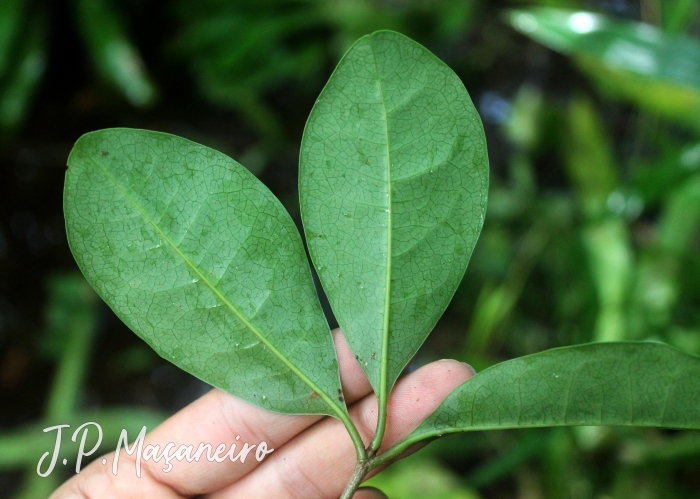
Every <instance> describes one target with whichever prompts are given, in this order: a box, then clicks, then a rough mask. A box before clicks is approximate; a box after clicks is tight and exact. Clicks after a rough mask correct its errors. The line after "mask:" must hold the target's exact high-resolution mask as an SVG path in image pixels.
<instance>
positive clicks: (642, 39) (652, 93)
mask: <svg viewBox="0 0 700 499" xmlns="http://www.w3.org/2000/svg"><path fill="white" fill-rule="evenodd" d="M508 19H509V20H510V22H511V24H512V25H513V27H514V28H516V29H517V30H518V31H520V32H521V33H524V34H525V35H527V36H529V37H531V38H533V39H535V40H537V41H538V42H540V43H543V44H544V45H546V46H548V47H550V48H551V49H554V50H556V51H558V52H561V53H564V54H569V55H572V56H573V57H575V59H576V61H577V62H578V63H579V64H580V65H581V67H582V69H584V70H585V71H586V72H587V73H588V74H589V75H590V76H591V77H592V78H593V79H594V80H595V81H596V82H598V83H599V84H600V85H601V86H602V87H603V89H604V90H606V91H609V92H612V93H613V94H616V95H620V96H622V97H624V98H625V99H627V100H630V101H632V102H634V103H636V104H638V105H640V106H642V107H644V108H646V109H649V110H652V111H655V112H658V113H660V114H663V115H665V116H668V117H671V118H676V119H678V120H680V121H683V122H685V123H688V124H691V125H692V126H693V127H694V128H695V129H696V130H697V129H700V120H698V112H699V111H700V42H698V41H697V40H694V39H692V38H689V37H686V36H683V35H678V34H670V33H664V32H663V31H661V30H659V29H658V28H656V27H655V26H652V25H650V24H645V23H637V22H629V21H620V20H616V19H615V18H612V17H608V16H604V15H601V14H596V13H593V12H584V11H571V10H564V9H553V8H544V7H539V8H532V9H527V10H517V11H512V12H510V13H509V15H508Z"/></svg>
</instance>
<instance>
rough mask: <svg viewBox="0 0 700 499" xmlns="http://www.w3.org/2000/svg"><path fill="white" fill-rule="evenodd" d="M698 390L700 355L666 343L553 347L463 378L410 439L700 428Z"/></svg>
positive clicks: (699, 382)
mask: <svg viewBox="0 0 700 499" xmlns="http://www.w3.org/2000/svg"><path fill="white" fill-rule="evenodd" d="M543 385H544V386H545V387H544V388H542V386H543ZM699 394H700V358H699V357H696V356H694V355H690V354H687V353H684V352H682V351H680V350H676V349H675V348H672V347H670V346H668V345H664V344H661V343H652V342H617V343H613V342H610V343H591V344H587V345H578V346H573V347H562V348H555V349H552V350H547V351H544V352H540V353H537V354H533V355H528V356H525V357H520V358H518V359H513V360H510V361H506V362H502V363H501V364H497V365H496V366H493V367H491V368H489V369H487V370H485V371H483V372H481V373H479V374H477V375H475V376H474V377H472V378H471V379H469V380H467V381H465V382H464V383H463V384H462V385H460V386H459V387H457V388H456V389H455V390H454V391H453V392H452V393H451V394H450V395H449V396H448V397H447V398H446V399H445V400H444V401H443V403H442V404H441V405H440V406H439V407H438V408H437V409H436V410H435V412H433V414H432V415H431V416H429V417H428V419H426V420H425V421H424V422H423V423H422V424H421V425H420V426H419V427H418V428H416V430H414V432H413V434H412V435H411V437H409V438H412V439H415V438H417V437H418V436H419V435H429V434H431V435H433V434H434V435H437V434H442V433H453V432H457V431H471V430H484V429H505V428H527V427H530V428H534V427H542V426H572V425H585V426H601V425H604V426H618V425H630V426H655V427H666V428H687V429H700V404H698V403H697V396H698V395H699ZM489 398H490V400H489ZM423 438H425V437H423Z"/></svg>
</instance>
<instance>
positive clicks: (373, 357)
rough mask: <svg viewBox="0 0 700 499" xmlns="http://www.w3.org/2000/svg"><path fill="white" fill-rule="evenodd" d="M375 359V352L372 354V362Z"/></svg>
mask: <svg viewBox="0 0 700 499" xmlns="http://www.w3.org/2000/svg"><path fill="white" fill-rule="evenodd" d="M376 358H377V352H372V360H374V359H376Z"/></svg>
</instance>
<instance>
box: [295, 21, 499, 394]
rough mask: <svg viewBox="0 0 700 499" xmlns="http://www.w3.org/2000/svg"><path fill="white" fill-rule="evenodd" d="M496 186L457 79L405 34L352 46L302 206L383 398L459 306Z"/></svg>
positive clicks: (303, 163) (327, 108)
mask: <svg viewBox="0 0 700 499" xmlns="http://www.w3.org/2000/svg"><path fill="white" fill-rule="evenodd" d="M487 183H488V159H487V155H486V142H485V138H484V133H483V129H482V126H481V120H480V119H479V116H478V114H477V112H476V109H474V106H473V105H472V102H471V100H470V98H469V95H468V94H467V91H466V90H465V88H464V85H463V84H462V82H461V80H460V79H459V78H458V77H457V76H456V75H455V74H454V72H452V70H451V69H450V68H448V67H447V66H446V65H445V64H444V63H443V62H441V61H440V60H439V59H438V58H437V57H435V56H434V55H433V54H431V53H430V52H428V50H426V49H425V48H424V47H422V46H421V45H419V44H417V43H415V42H413V41H412V40H410V39H409V38H407V37H405V36H403V35H400V34H398V33H394V32H389V31H379V32H376V33H374V34H372V35H369V36H366V37H364V38H361V39H360V40H359V41H358V42H357V43H356V44H355V45H353V47H352V48H351V49H350V50H349V51H348V53H347V54H346V55H345V56H344V57H343V59H342V60H341V62H340V63H339V65H338V67H337V68H336V70H335V72H334V73H333V75H332V76H331V78H330V80H329V82H328V84H327V85H326V87H325V88H324V89H323V92H321V95H320V97H319V99H318V101H317V102H316V105H315V106H314V108H313V110H312V112H311V115H310V117H309V120H308V122H307V125H306V128H305V130H304V138H303V141H302V148H301V158H300V174H299V190H300V204H301V211H302V218H303V221H304V230H305V233H306V238H307V241H308V245H309V249H310V252H311V256H312V259H313V261H314V264H315V266H316V269H317V271H318V274H319V277H320V279H321V282H322V284H323V287H324V289H325V290H326V293H327V294H328V297H329V300H330V303H331V306H332V308H333V312H334V313H335V315H336V318H337V319H338V323H339V324H340V326H341V327H342V328H343V332H344V334H345V336H346V338H347V339H348V342H349V343H350V345H351V347H352V349H353V351H354V352H355V354H356V356H357V358H358V361H359V362H360V365H361V366H362V367H363V369H364V370H365V373H366V374H367V376H368V378H369V380H370V382H371V383H372V386H373V387H374V389H375V391H377V392H378V393H380V392H382V390H384V389H386V390H387V391H388V390H389V389H390V387H391V386H392V385H393V383H394V381H395V380H396V377H397V376H398V375H399V373H400V372H401V370H402V369H403V367H404V366H405V365H406V363H407V362H408V361H409V360H410V359H411V357H412V356H413V355H414V354H415V352H416V350H417V349H418V348H419V347H420V345H421V344H422V343H423V341H424V340H425V338H426V336H427V335H428V333H429V332H430V330H431V329H432V328H433V326H434V325H435V323H436V322H437V320H438V318H439V317H440V315H441V314H442V313H443V311H444V310H445V307H447V304H448V303H449V301H450V299H451V298H452V295H453V294H454V292H455V289H456V288H457V285H458V284H459V282H460V280H461V278H462V275H463V274H464V270H465V268H466V265H467V262H468V261H469V258H470V256H471V253H472V250H473V248H474V244H475V243H476V239H477V237H478V235H479V232H480V230H481V226H482V223H483V220H484V210H485V208H486V194H487ZM384 363H386V379H385V380H384V381H382V365H383V364H384Z"/></svg>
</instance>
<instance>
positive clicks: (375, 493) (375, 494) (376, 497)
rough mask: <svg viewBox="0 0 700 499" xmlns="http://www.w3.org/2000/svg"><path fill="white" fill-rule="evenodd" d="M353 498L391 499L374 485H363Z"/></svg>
mask: <svg viewBox="0 0 700 499" xmlns="http://www.w3.org/2000/svg"><path fill="white" fill-rule="evenodd" d="M352 499H389V498H388V497H387V495H386V494H385V493H384V492H382V491H381V490H379V489H375V488H374V487H362V488H360V489H358V490H357V492H355V495H354V496H352Z"/></svg>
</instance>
